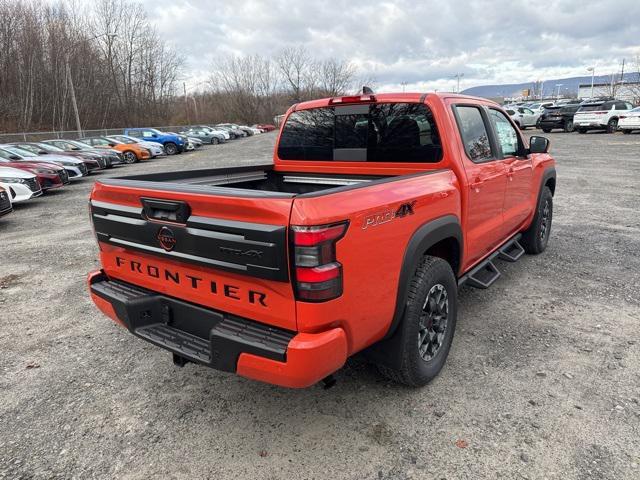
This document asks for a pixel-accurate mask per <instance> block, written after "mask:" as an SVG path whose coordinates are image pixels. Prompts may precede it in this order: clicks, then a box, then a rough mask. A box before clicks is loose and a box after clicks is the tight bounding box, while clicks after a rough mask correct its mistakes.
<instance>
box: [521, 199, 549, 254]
mask: <svg viewBox="0 0 640 480" xmlns="http://www.w3.org/2000/svg"><path fill="white" fill-rule="evenodd" d="M552 220H553V194H552V193H551V190H550V189H549V187H547V186H545V187H542V192H541V193H540V199H539V200H538V206H537V208H536V213H535V215H534V217H533V221H532V222H531V225H530V226H529V229H528V230H527V231H526V232H524V234H523V235H522V239H521V240H520V243H521V245H522V247H523V248H524V250H525V252H527V253H530V254H533V255H537V254H538V253H542V252H544V251H545V249H546V248H547V244H548V243H549V236H550V235H551V221H552Z"/></svg>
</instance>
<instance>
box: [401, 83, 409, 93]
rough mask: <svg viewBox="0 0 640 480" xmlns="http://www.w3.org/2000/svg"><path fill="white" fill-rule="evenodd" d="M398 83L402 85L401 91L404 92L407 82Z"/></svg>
mask: <svg viewBox="0 0 640 480" xmlns="http://www.w3.org/2000/svg"><path fill="white" fill-rule="evenodd" d="M400 85H402V93H404V88H405V87H406V86H407V82H400Z"/></svg>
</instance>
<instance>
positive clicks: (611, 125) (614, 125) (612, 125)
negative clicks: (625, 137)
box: [607, 118, 618, 133]
mask: <svg viewBox="0 0 640 480" xmlns="http://www.w3.org/2000/svg"><path fill="white" fill-rule="evenodd" d="M617 129H618V119H617V118H612V119H611V120H609V121H608V122H607V133H615V131H616V130H617Z"/></svg>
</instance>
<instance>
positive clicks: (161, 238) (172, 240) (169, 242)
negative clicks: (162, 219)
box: [156, 227, 176, 252]
mask: <svg viewBox="0 0 640 480" xmlns="http://www.w3.org/2000/svg"><path fill="white" fill-rule="evenodd" d="M156 238H157V239H158V242H159V243H160V246H161V247H162V248H164V249H165V250H166V251H167V252H170V251H171V250H173V247H175V246H176V237H175V235H174V234H173V231H172V230H171V229H170V228H169V227H162V228H161V229H160V230H159V231H158V235H157V236H156Z"/></svg>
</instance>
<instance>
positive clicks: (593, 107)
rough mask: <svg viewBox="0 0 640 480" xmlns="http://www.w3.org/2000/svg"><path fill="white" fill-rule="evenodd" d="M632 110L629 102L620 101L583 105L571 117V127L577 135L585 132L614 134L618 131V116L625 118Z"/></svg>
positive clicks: (601, 101)
mask: <svg viewBox="0 0 640 480" xmlns="http://www.w3.org/2000/svg"><path fill="white" fill-rule="evenodd" d="M632 108H633V106H632V105H631V104H630V103H629V102H623V101H621V100H606V101H603V100H600V101H596V102H589V103H583V104H582V106H581V107H580V108H579V109H578V111H577V112H576V114H575V115H574V117H573V126H574V127H575V129H576V130H577V131H578V133H587V130H606V131H607V133H614V132H615V131H616V130H617V129H618V120H619V118H620V116H626V115H627V113H629V111H630V110H631V109H632Z"/></svg>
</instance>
